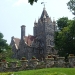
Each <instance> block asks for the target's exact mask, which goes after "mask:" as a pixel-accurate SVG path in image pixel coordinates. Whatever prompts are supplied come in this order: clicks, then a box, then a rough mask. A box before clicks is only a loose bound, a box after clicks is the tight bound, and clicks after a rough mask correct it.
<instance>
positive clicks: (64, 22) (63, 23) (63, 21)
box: [57, 17, 68, 30]
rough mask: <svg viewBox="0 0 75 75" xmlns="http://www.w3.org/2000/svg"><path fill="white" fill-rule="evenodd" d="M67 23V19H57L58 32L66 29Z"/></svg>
mask: <svg viewBox="0 0 75 75" xmlns="http://www.w3.org/2000/svg"><path fill="white" fill-rule="evenodd" d="M67 23H68V18H67V17H62V18H60V19H58V20H57V25H58V28H59V30H62V29H63V28H64V27H66V26H67Z"/></svg>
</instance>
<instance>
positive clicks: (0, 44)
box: [0, 33, 10, 53]
mask: <svg viewBox="0 0 75 75" xmlns="http://www.w3.org/2000/svg"><path fill="white" fill-rule="evenodd" d="M7 49H10V46H9V45H8V44H7V41H6V40H5V39H3V34H2V33H0V53H1V52H2V51H4V50H7Z"/></svg>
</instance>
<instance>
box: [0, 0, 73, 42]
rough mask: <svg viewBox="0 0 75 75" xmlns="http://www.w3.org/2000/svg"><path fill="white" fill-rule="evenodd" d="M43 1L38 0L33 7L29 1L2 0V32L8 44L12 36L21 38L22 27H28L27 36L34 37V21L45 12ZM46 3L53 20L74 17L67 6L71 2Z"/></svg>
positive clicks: (53, 0) (0, 8)
mask: <svg viewBox="0 0 75 75" xmlns="http://www.w3.org/2000/svg"><path fill="white" fill-rule="evenodd" d="M42 1H43V0H38V2H37V3H34V4H33V6H31V5H30V4H29V3H28V1H27V0H0V32H2V33H3V35H4V39H6V40H7V42H8V43H10V41H11V37H12V36H14V37H18V38H20V36H21V30H20V27H21V25H26V35H28V34H31V35H33V26H34V21H35V19H36V21H38V18H39V17H40V16H41V13H42V10H43V5H41V2H42ZM44 1H45V2H47V3H46V5H45V7H46V10H47V12H48V14H49V16H50V17H51V19H52V20H53V17H54V18H55V20H57V19H59V18H60V17H63V16H64V17H68V18H69V19H72V18H73V17H74V16H73V15H72V13H71V12H70V10H68V7H67V5H66V3H67V2H68V1H69V0H44Z"/></svg>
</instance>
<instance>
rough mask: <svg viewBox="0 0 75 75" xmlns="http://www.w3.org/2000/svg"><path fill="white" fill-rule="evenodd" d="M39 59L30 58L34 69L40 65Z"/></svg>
mask: <svg viewBox="0 0 75 75" xmlns="http://www.w3.org/2000/svg"><path fill="white" fill-rule="evenodd" d="M38 61H39V60H38V59H31V60H30V62H29V63H30V66H31V67H32V68H33V69H34V68H36V66H37V65H38Z"/></svg>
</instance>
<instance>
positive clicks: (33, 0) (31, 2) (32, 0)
mask: <svg viewBox="0 0 75 75" xmlns="http://www.w3.org/2000/svg"><path fill="white" fill-rule="evenodd" d="M28 1H29V3H30V4H31V5H32V4H33V3H34V2H37V1H38V0H28Z"/></svg>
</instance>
